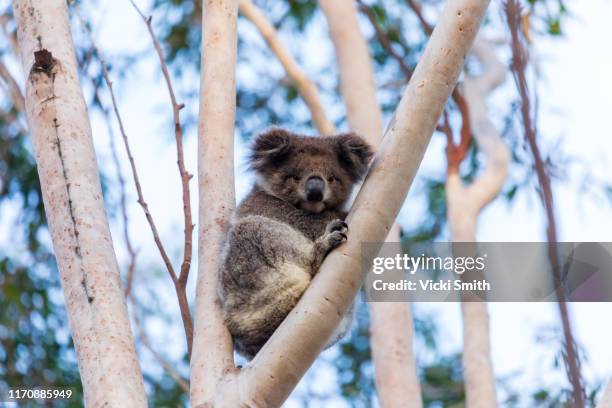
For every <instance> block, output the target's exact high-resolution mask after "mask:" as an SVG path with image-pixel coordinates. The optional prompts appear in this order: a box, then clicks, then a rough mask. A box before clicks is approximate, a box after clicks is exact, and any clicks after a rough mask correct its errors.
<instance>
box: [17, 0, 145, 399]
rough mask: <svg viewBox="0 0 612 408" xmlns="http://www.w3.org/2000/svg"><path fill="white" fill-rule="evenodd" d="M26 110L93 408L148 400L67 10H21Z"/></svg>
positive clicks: (60, 4) (41, 4)
mask: <svg viewBox="0 0 612 408" xmlns="http://www.w3.org/2000/svg"><path fill="white" fill-rule="evenodd" d="M13 8H14V12H15V16H16V19H17V24H18V38H19V46H20V49H21V61H22V66H23V70H24V72H26V73H27V78H26V95H25V106H26V113H27V118H28V124H29V128H30V129H31V132H32V137H33V141H34V149H35V152H36V162H37V165H38V173H39V177H40V182H41V188H42V193H43V200H44V205H45V213H46V216H47V220H48V223H49V230H50V232H51V238H52V241H53V248H54V251H55V255H56V259H57V263H58V269H59V271H60V274H61V280H62V286H63V289H64V295H65V298H66V307H67V309H68V317H69V320H70V326H71V330H72V334H73V339H74V343H75V347H76V352H77V358H78V362H79V370H80V374H81V379H82V381H83V388H84V391H85V402H86V404H87V406H92V407H102V406H113V407H144V406H146V396H145V391H144V386H143V382H142V375H141V372H140V368H139V366H138V362H137V360H136V352H135V348H134V342H133V338H132V333H131V330H130V325H129V320H128V317H127V308H126V305H125V301H124V297H123V290H122V289H121V284H120V281H119V272H118V266H117V259H116V257H115V253H114V251H113V246H112V240H111V235H110V230H109V226H108V220H107V217H106V213H105V210H104V202H103V199H102V191H101V187H100V180H99V176H98V167H97V163H96V157H95V152H94V148H93V143H92V138H91V127H90V124H89V119H88V117H87V107H86V105H85V101H84V99H83V94H82V91H81V89H80V86H79V80H78V73H77V67H76V58H75V55H74V48H73V44H72V37H71V34H70V27H69V22H68V12H67V6H66V2H65V1H63V0H15V1H14V2H13Z"/></svg>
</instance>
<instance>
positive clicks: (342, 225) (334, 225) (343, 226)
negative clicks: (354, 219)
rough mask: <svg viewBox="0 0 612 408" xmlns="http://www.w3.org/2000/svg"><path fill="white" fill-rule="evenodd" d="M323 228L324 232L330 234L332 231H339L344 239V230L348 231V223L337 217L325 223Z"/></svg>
mask: <svg viewBox="0 0 612 408" xmlns="http://www.w3.org/2000/svg"><path fill="white" fill-rule="evenodd" d="M325 230H326V231H325V232H326V233H328V234H331V233H332V232H334V231H338V232H341V233H342V234H343V235H344V238H345V239H346V232H347V231H348V225H347V223H346V222H344V221H342V220H340V219H337V220H333V221H332V222H330V223H329V224H327V227H326V228H325Z"/></svg>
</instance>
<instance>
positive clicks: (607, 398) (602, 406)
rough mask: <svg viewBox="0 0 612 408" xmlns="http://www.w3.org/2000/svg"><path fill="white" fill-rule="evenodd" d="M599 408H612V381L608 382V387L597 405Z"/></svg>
mask: <svg viewBox="0 0 612 408" xmlns="http://www.w3.org/2000/svg"><path fill="white" fill-rule="evenodd" d="M597 408H612V380H610V381H608V385H607V386H606V389H605V390H604V393H603V395H602V396H601V399H600V400H599V402H598V403H597Z"/></svg>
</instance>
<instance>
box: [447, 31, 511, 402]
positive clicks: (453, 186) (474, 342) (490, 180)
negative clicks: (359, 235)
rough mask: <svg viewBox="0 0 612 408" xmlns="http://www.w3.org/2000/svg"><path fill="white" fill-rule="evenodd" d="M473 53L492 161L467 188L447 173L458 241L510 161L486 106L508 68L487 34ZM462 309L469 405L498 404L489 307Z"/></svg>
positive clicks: (482, 144)
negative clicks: (478, 68) (477, 62)
mask: <svg viewBox="0 0 612 408" xmlns="http://www.w3.org/2000/svg"><path fill="white" fill-rule="evenodd" d="M473 54H474V55H475V56H476V57H477V58H478V59H479V60H480V62H481V64H482V66H483V68H482V74H481V75H479V76H477V77H471V76H466V80H465V87H464V92H465V98H466V101H467V104H468V106H469V116H470V118H469V119H470V123H471V125H472V133H473V135H474V138H475V139H476V142H477V143H478V147H479V148H480V150H481V151H482V152H483V153H484V155H485V157H486V160H487V164H486V167H485V169H484V170H483V172H482V173H481V174H480V175H479V176H478V178H477V179H476V180H475V181H474V182H473V183H472V184H471V185H468V186H465V185H463V183H462V181H461V178H460V176H459V174H458V173H457V172H451V173H450V174H449V175H448V180H447V184H446V194H447V206H448V222H449V226H450V230H451V237H452V240H453V241H454V242H475V241H476V224H477V218H478V215H479V213H480V211H481V210H482V208H483V207H484V206H485V205H487V204H488V203H489V202H491V201H492V200H493V199H494V198H495V197H496V196H497V195H498V194H499V192H500V191H501V189H502V187H503V184H504V181H505V179H506V176H507V173H508V163H509V160H510V153H509V150H508V148H507V146H506V145H505V144H504V143H503V141H502V138H501V135H500V134H499V132H498V131H497V129H496V128H495V125H494V124H493V123H492V122H491V120H490V118H489V114H488V111H487V107H486V100H487V97H488V95H489V94H490V93H491V92H493V90H495V88H496V87H497V86H499V85H501V83H502V82H503V80H504V76H505V67H504V65H503V64H502V63H501V62H500V61H499V60H498V58H497V56H496V55H495V52H494V50H493V45H492V44H491V43H490V42H488V41H486V40H484V39H482V38H478V39H477V40H476V42H475V44H474V48H473ZM461 311H462V316H463V371H464V374H463V376H464V380H465V391H466V405H467V406H468V407H470V408H480V407H482V408H491V407H495V406H497V398H496V392H495V375H494V372H493V365H492V362H491V351H490V337H489V315H488V312H487V305H486V303H483V302H479V301H466V302H462V304H461Z"/></svg>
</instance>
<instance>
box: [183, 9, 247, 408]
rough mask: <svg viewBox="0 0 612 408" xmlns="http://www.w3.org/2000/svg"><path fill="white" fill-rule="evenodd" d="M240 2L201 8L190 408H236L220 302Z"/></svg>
mask: <svg viewBox="0 0 612 408" xmlns="http://www.w3.org/2000/svg"><path fill="white" fill-rule="evenodd" d="M237 14H238V0H204V1H203V4H202V36H203V37H202V70H201V77H200V117H199V123H198V185H199V202H200V212H199V219H200V222H199V229H198V255H199V258H198V279H197V288H196V309H195V327H194V341H193V353H192V358H191V391H190V394H191V405H192V406H194V407H195V406H197V405H199V404H204V403H206V404H211V405H213V406H215V407H221V406H237V405H235V404H234V403H233V402H232V401H231V400H225V401H224V402H222V401H221V400H219V398H220V397H221V396H223V395H225V396H227V397H228V398H233V397H237V395H235V393H231V392H230V393H225V394H218V393H217V392H216V391H217V388H218V386H219V385H220V381H221V380H222V379H225V380H228V379H229V378H230V377H231V376H225V377H224V375H225V374H228V373H231V372H234V370H235V369H234V363H233V351H232V339H231V336H230V334H229V331H228V330H227V328H226V327H225V325H224V324H223V318H222V315H221V309H220V305H219V301H218V299H217V280H218V271H219V260H220V256H219V254H220V253H221V245H222V242H223V239H224V237H225V234H226V230H227V228H228V225H229V219H230V216H231V214H232V212H233V210H234V208H235V205H236V201H235V193H234V118H235V113H236V74H235V73H236V48H237V33H236V19H237Z"/></svg>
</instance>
